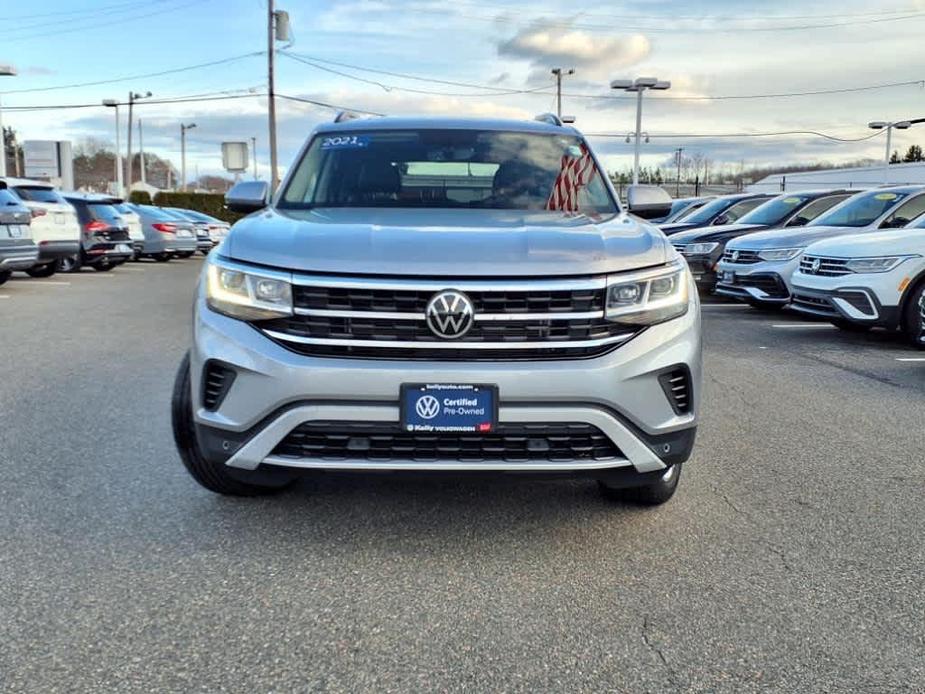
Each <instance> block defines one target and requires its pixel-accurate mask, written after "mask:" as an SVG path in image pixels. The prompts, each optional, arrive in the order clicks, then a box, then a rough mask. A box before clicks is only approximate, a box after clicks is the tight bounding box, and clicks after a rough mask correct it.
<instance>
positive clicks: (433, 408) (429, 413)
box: [414, 395, 440, 419]
mask: <svg viewBox="0 0 925 694" xmlns="http://www.w3.org/2000/svg"><path fill="white" fill-rule="evenodd" d="M414 411H415V412H417V413H418V416H419V417H420V418H421V419H433V418H434V417H436V416H437V415H438V414H439V413H440V402H439V401H438V400H437V398H435V397H434V396H433V395H422V396H421V397H419V398H418V401H417V402H416V403H414Z"/></svg>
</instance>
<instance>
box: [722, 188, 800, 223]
mask: <svg viewBox="0 0 925 694" xmlns="http://www.w3.org/2000/svg"><path fill="white" fill-rule="evenodd" d="M807 200H809V196H808V195H788V196H786V197H783V196H781V197H778V198H772V199H771V200H768V201H767V202H766V203H764V204H762V205H759V206H758V207H756V208H755V209H754V210H752V211H751V212H749V213H748V214H747V215H745V216H744V217H742V218H741V219H740V220H739V222H741V223H742V224H766V225H768V226H771V225H772V224H779V223H781V222H782V221H784V220H785V219H787V217H789V216H790V215H791V214H793V212H794V211H795V210H798V209H799V208H800V207H801V206H802V205H804V204H805V203H806V201H807Z"/></svg>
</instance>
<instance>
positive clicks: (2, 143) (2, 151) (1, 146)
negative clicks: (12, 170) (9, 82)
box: [0, 65, 16, 176]
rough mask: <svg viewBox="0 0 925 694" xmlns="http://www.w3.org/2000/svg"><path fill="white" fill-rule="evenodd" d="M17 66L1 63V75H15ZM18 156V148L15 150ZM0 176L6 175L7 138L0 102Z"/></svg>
mask: <svg viewBox="0 0 925 694" xmlns="http://www.w3.org/2000/svg"><path fill="white" fill-rule="evenodd" d="M15 76H16V68H15V67H13V66H12V65H0V77H15ZM13 156H14V157H15V156H16V150H15V149H14V150H13ZM0 176H6V138H5V137H4V136H3V105H2V104H0Z"/></svg>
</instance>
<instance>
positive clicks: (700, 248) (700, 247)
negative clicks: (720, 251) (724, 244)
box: [682, 243, 719, 255]
mask: <svg viewBox="0 0 925 694" xmlns="http://www.w3.org/2000/svg"><path fill="white" fill-rule="evenodd" d="M717 246H719V244H718V243H690V244H688V245H686V246H685V247H684V250H683V251H682V253H683V254H684V255H707V254H708V253H712V252H713V251H715V250H716V247H717Z"/></svg>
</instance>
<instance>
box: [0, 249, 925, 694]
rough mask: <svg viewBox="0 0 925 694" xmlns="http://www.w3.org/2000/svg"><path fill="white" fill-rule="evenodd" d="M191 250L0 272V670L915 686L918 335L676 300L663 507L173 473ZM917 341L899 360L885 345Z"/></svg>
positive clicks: (121, 680) (589, 685) (565, 494)
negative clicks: (677, 432)
mask: <svg viewBox="0 0 925 694" xmlns="http://www.w3.org/2000/svg"><path fill="white" fill-rule="evenodd" d="M200 266H201V261H200V260H199V259H190V260H187V261H182V262H177V261H174V262H171V263H166V264H156V263H138V264H130V265H127V266H123V267H120V268H117V269H115V270H114V271H112V272H109V273H95V272H92V271H85V272H82V273H80V274H79V275H77V276H70V275H64V276H55V277H53V278H51V279H49V280H43V281H37V280H32V279H25V278H23V279H19V278H14V279H13V280H11V281H10V282H8V283H7V284H6V285H4V286H3V287H0V317H2V321H3V323H2V324H3V330H2V332H0V354H2V359H0V384H2V385H0V413H2V416H0V422H2V426H0V461H2V483H0V586H2V588H0V593H2V596H3V597H2V599H0V644H2V646H0V689H2V690H5V691H14V692H18V691H32V692H53V691H139V692H141V691H208V692H216V691H248V692H253V691H270V690H273V691H314V690H330V691H345V692H355V691H421V690H427V691H462V690H467V691H488V690H491V691H530V692H536V691H563V692H575V691H620V692H675V691H678V692H751V691H755V692H757V691H762V692H764V691H780V692H794V691H813V692H822V691H825V692H842V691H864V692H922V691H925V619H923V614H925V583H923V581H922V574H923V567H925V543H923V542H922V537H923V531H925V504H923V499H925V494H923V492H925V472H923V469H922V459H923V453H922V451H923V450H925V417H923V412H925V361H922V360H921V358H922V357H923V356H925V355H923V353H916V352H914V351H911V350H909V349H907V348H906V347H905V346H904V345H903V343H902V342H901V341H900V340H899V339H898V338H892V337H890V336H887V335H886V334H877V333H873V334H869V335H861V336H859V335H846V334H843V333H841V332H839V331H838V330H837V329H835V328H832V327H830V326H828V325H827V324H813V323H807V322H806V321H805V319H803V318H799V317H795V316H791V315H788V314H767V313H758V312H756V311H753V310H751V309H748V308H743V307H739V306H735V305H726V304H722V303H713V304H710V305H708V306H705V307H704V309H703V315H704V323H705V325H704V332H705V340H706V347H705V349H706V352H705V373H706V379H705V402H704V407H703V420H702V425H701V429H700V435H699V439H698V444H697V448H696V451H695V457H694V460H693V461H692V462H691V463H690V464H688V465H687V466H686V469H685V470H684V474H683V477H682V484H681V488H680V490H679V492H678V494H677V496H676V497H675V498H674V499H673V500H672V501H671V502H670V503H668V504H667V505H665V506H663V507H660V508H656V509H651V510H640V509H637V508H633V507H629V506H615V505H612V504H609V503H607V502H605V501H604V500H602V499H601V498H600V497H599V496H598V494H597V492H596V489H595V488H594V486H593V485H592V484H591V483H584V482H564V483H549V482H526V483H525V482H522V481H521V482H513V481H499V482H497V483H489V482H486V481H460V480H452V479H447V480H445V481H433V480H427V481H421V480H408V479H404V478H394V477H386V476H382V477H372V478H345V477H335V476H329V477H325V478H323V479H319V480H312V481H304V482H302V483H301V484H300V485H299V486H298V487H297V488H296V489H295V490H294V491H291V492H288V493H285V494H283V495H280V496H277V497H271V498H260V499H231V498H220V497H217V496H215V495H212V494H210V493H208V492H206V491H204V490H202V489H200V488H199V487H198V486H196V485H195V484H194V483H193V481H192V480H191V479H190V478H189V477H188V476H187V474H186V472H185V471H184V469H183V468H182V466H181V464H180V461H179V458H178V457H177V455H176V453H175V451H174V446H173V441H172V438H171V431H170V422H169V412H168V409H169V408H168V403H169V397H170V391H171V387H172V384H173V377H174V372H175V369H176V366H177V364H178V362H179V361H180V358H181V356H182V354H183V351H184V350H185V348H186V344H187V342H188V333H189V323H190V319H189V316H190V301H191V296H192V292H193V285H194V282H195V278H196V274H197V272H198V269H199V268H200ZM912 359H919V361H910V360H912Z"/></svg>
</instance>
